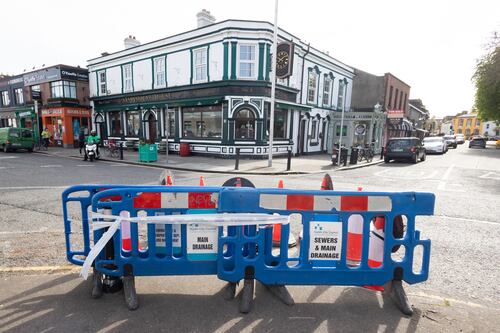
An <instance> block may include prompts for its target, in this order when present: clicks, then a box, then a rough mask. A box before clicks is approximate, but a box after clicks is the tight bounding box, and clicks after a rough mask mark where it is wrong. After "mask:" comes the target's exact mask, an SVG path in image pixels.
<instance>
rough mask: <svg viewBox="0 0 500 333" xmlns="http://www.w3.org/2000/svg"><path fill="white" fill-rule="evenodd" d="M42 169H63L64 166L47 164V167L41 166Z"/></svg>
mask: <svg viewBox="0 0 500 333" xmlns="http://www.w3.org/2000/svg"><path fill="white" fill-rule="evenodd" d="M40 168H62V165H60V164H47V165H40Z"/></svg>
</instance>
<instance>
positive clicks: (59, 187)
mask: <svg viewBox="0 0 500 333" xmlns="http://www.w3.org/2000/svg"><path fill="white" fill-rule="evenodd" d="M70 186H71V185H66V186H5V187H0V191H3V190H52V189H66V188H68V187H70Z"/></svg>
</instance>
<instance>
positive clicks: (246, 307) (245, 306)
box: [240, 279, 255, 313]
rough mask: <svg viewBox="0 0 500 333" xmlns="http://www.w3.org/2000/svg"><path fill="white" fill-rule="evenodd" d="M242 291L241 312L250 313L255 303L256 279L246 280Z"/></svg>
mask: <svg viewBox="0 0 500 333" xmlns="http://www.w3.org/2000/svg"><path fill="white" fill-rule="evenodd" d="M244 281H245V282H244V283H243V289H242V290H241V299H240V312H241V313H249V312H250V310H251V308H252V303H253V292H254V288H255V280H254V279H245V280H244Z"/></svg>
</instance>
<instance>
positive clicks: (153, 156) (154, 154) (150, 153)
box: [139, 144, 158, 162]
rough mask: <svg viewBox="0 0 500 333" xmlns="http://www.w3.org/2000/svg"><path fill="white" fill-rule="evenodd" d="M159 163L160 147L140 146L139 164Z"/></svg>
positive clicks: (154, 145) (152, 145) (151, 145)
mask: <svg viewBox="0 0 500 333" xmlns="http://www.w3.org/2000/svg"><path fill="white" fill-rule="evenodd" d="M156 161H158V146H157V145H156V144H144V145H139V162H156Z"/></svg>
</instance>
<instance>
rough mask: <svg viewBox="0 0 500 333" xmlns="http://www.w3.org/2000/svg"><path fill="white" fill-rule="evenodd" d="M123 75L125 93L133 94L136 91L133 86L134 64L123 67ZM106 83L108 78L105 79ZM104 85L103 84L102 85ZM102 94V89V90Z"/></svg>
mask: <svg viewBox="0 0 500 333" xmlns="http://www.w3.org/2000/svg"><path fill="white" fill-rule="evenodd" d="M102 74H103V73H101V75H102ZM122 75H123V92H131V91H133V90H134V88H133V86H132V64H127V65H123V67H122ZM104 80H105V81H106V78H104ZM101 85H102V83H101ZM101 92H102V89H101Z"/></svg>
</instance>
